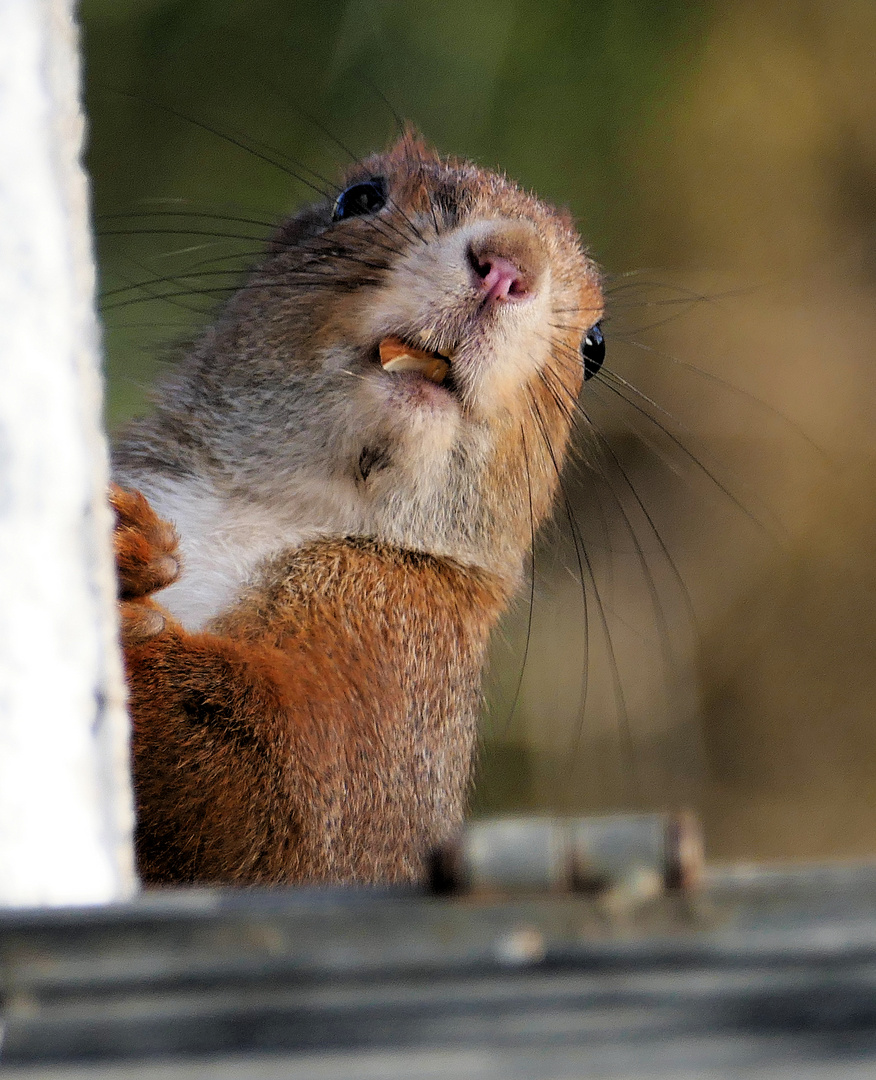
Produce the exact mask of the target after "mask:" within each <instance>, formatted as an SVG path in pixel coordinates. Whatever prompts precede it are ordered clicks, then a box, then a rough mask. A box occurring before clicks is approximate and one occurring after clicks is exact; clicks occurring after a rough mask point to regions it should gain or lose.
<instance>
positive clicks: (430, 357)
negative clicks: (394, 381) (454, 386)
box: [379, 337, 450, 383]
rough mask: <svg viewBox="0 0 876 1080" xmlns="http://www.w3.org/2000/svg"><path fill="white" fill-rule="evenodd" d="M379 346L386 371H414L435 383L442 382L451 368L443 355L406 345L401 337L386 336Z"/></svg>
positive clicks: (381, 360) (381, 361)
mask: <svg viewBox="0 0 876 1080" xmlns="http://www.w3.org/2000/svg"><path fill="white" fill-rule="evenodd" d="M379 348H380V363H381V366H382V367H383V370H384V371H390V372H392V371H412V372H415V373H416V374H417V375H422V376H423V377H424V378H426V379H430V380H431V381H432V382H434V383H440V382H443V381H444V377H445V376H446V375H447V372H448V371H449V370H450V365H449V364H448V363H447V361H446V360H445V359H444V357H443V356H438V355H437V353H432V352H426V351H425V349H416V348H414V347H413V346H412V345H406V344H405V342H403V341H402V340H401V338H397V337H388V338H384V339H383V341H381V343H380V346H379Z"/></svg>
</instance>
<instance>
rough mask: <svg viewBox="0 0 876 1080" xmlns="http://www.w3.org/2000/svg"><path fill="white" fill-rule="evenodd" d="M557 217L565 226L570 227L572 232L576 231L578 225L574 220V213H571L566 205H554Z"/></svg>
mask: <svg viewBox="0 0 876 1080" xmlns="http://www.w3.org/2000/svg"><path fill="white" fill-rule="evenodd" d="M556 212H557V217H558V218H559V219H560V221H561V222H562V223H563V224H564V225H565V226H566V228H567V229H571V230H572V232H577V231H578V226H577V224H576V222H575V215H574V214H573V213H572V211H571V209H570V208H569V207H568V206H558V207H556Z"/></svg>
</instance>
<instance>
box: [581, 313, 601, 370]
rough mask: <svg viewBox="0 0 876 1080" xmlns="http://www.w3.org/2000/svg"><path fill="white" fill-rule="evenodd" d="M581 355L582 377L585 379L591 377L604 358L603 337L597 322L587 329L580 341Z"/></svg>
mask: <svg viewBox="0 0 876 1080" xmlns="http://www.w3.org/2000/svg"><path fill="white" fill-rule="evenodd" d="M581 355H582V356H583V357H584V378H585V380H586V379H592V378H593V376H594V375H595V374H596V373H597V372H598V371H599V369H600V368H601V367H602V361H603V360H604V359H605V338H604V337H603V336H602V329H601V328H600V326H599V323H597V324H596V325H595V326H592V327H591V328H590V329H589V330H588V331H587V335H586V337H585V338H584V340H583V341H582V342H581Z"/></svg>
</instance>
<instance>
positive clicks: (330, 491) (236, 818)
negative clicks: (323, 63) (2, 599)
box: [112, 136, 601, 882]
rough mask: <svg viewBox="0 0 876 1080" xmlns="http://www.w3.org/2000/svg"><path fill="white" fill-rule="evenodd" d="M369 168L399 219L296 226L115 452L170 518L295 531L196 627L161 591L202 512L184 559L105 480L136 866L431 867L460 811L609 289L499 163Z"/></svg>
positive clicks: (290, 870) (221, 871) (383, 875)
mask: <svg viewBox="0 0 876 1080" xmlns="http://www.w3.org/2000/svg"><path fill="white" fill-rule="evenodd" d="M373 175H380V176H384V177H386V178H387V183H388V185H389V187H390V192H391V195H390V201H389V202H388V204H387V206H386V207H385V209H384V211H383V213H382V215H381V216H380V217H379V218H378V217H375V218H374V219H373V220H371V219H366V220H359V219H354V220H351V221H345V222H342V223H339V224H335V223H333V222H332V220H331V219H330V218H328V217H327V211H326V209H325V207H324V206H323V207H322V208H319V207H317V208H314V209H313V210H305V211H303V212H302V213H301V214H300V215H298V216H297V217H296V218H293V219H292V220H291V221H290V222H289V223H288V224H287V225H285V226H284V227H283V228H282V229H281V230H280V232H279V233H278V234H277V237H276V238H275V240H274V242H273V244H272V247H271V250H270V252H269V254H268V256H267V257H266V259H265V261H264V262H263V263H262V265H261V266H260V267H259V268H258V269H257V270H256V271H255V272H254V274H253V276H252V277H251V278H250V281H249V282H248V284H247V287H246V288H245V289H243V290H241V291H240V292H238V293H237V294H236V295H235V296H234V297H233V298H232V299H231V301H230V302H229V304H228V305H227V307H226V309H225V311H224V312H223V313H222V315H221V316H220V318H219V320H218V322H217V323H216V325H215V326H214V327H213V328H212V329H210V330H208V331H207V333H206V334H205V336H204V338H203V340H202V341H201V343H200V344H199V345H198V346H196V348H195V350H194V351H193V353H192V354H191V355H190V357H189V358H187V359H186V360H185V361H184V362H183V364H182V366H181V369H180V373H179V374H178V375H177V376H176V381H175V382H174V384H173V385H171V386H170V387H169V389H168V390H166V391H165V393H164V396H163V397H162V398H161V399H160V400H159V410H158V413H157V416H156V417H155V418H153V419H152V420H147V421H145V422H143V423H142V424H141V425H140V426H139V427H136V428H134V429H133V431H132V432H131V433H130V434H129V435H128V436H127V437H126V439H125V440H124V441H123V443H122V445H121V447H120V450H119V453H118V458H117V460H118V471H119V475H120V478H121V480H122V481H123V482H124V483H125V484H126V485H127V486H130V487H134V486H137V487H143V488H144V489H145V490H146V491H147V494H149V496H150V501H153V502H156V503H157V505H159V506H160V505H161V501H162V499H167V500H170V501H169V502H168V503H167V506H168V508H169V509H166V511H165V513H167V514H168V515H169V516H170V517H172V518H173V517H174V514H175V513H177V514H178V515H179V517H178V520H177V524H179V523H180V521H182V519H183V518H184V517H185V515H186V514H189V513H191V514H192V515H194V517H193V518H192V520H196V519H197V514H201V513H208V512H209V513H213V512H215V513H216V514H217V515H218V516H219V517H221V518H222V520H223V521H225V520H226V518H227V520H228V521H229V522H230V524H228V525H227V535H228V537H231V539H230V540H228V544H229V545H231V547H230V548H229V550H231V551H232V554H234V553H235V552H238V548H236V547H234V546H233V545H234V544H236V543H238V540H237V538H238V536H244V537H245V538H246V537H251V538H252V540H251V542H252V543H261V537H262V534H261V533H260V532H259V529H258V527H257V525H258V523H259V522H267V523H268V524H267V526H266V528H267V530H268V532H270V531H271V530H276V533H277V536H278V537H279V539H277V540H275V541H273V542H272V543H268V542H267V541H266V542H265V543H266V549H265V550H266V551H267V552H268V553H267V554H265V555H264V556H263V557H262V556H261V555H260V556H259V558H257V559H256V558H254V560H253V566H252V567H251V568H250V569H248V570H244V571H241V572H240V576H241V580H240V582H239V586H236V587H235V588H236V594H235V595H234V596H233V598H232V599H231V601H230V602H224V601H223V602H222V604H221V606H220V607H219V609H218V610H216V611H213V612H208V614H207V615H205V616H204V618H205V620H206V622H205V624H204V625H203V626H201V627H199V626H195V625H190V626H189V627H188V628H184V626H183V624H182V622H181V621H180V620H179V619H176V618H174V617H173V616H172V615H171V614H170V613H169V612H168V611H165V610H164V609H163V608H162V607H159V605H158V604H156V602H155V600H154V599H153V593H154V592H155V591H156V590H157V589H160V588H162V587H164V586H170V585H172V583H174V582H176V583H175V584H173V588H172V589H171V592H169V593H168V594H167V595H168V597H170V596H171V595H172V592H173V589H176V590H177V591H179V590H180V589H183V590H184V589H185V588H186V586H187V575H188V577H189V578H191V580H192V581H193V582H195V583H197V581H198V580H200V579H199V577H198V575H199V574H201V576H202V577H203V580H204V581H205V582H207V583H208V584H209V571H210V570H211V569H212V567H211V566H210V559H211V558H212V557H213V552H214V548H211V547H210V538H209V537H206V538H205V537H204V536H203V535H201V534H200V533H199V531H198V529H195V530H194V531H193V530H192V527H191V526H190V525H189V524H186V527H185V529H183V530H182V531H181V533H180V542H181V544H182V554H181V556H180V553H179V551H178V550H177V546H176V539H175V536H174V534H173V531H172V530H171V529H169V527H168V526H167V524H166V523H165V522H163V521H162V519H161V518H160V517H159V516H158V515H157V514H156V513H155V511H154V510H153V508H152V506H150V502H149V501H147V500H146V499H144V498H142V497H141V496H139V495H137V494H136V493H134V492H131V491H123V490H121V489H115V490H114V491H113V493H112V500H113V503H114V505H115V508H116V512H117V515H118V520H119V527H118V529H117V532H116V546H117V557H118V564H119V571H120V601H121V607H122V622H123V638H124V643H125V652H126V663H127V670H128V678H129V685H130V700H131V712H132V716H133V721H134V776H135V788H136V795H137V809H138V832H137V845H138V856H139V860H140V867H141V871H142V873H143V876H144V878H145V879H146V880H147V881H153V882H171V881H225V882H292V881H294V882H352V881H357V882H386V881H417V880H421V879H422V877H423V875H424V873H425V867H426V860H427V858H428V854H429V851H430V849H431V848H432V847H434V845H435V844H437V843H439V842H440V841H441V840H442V839H444V838H445V837H446V836H447V835H448V833H449V832H450V831H451V830H452V829H453V828H454V827H455V826H456V825H457V824H458V823H459V821H460V820H461V818H462V815H463V812H464V808H465V801H466V796H467V793H468V787H469V782H470V774H471V766H472V760H473V755H474V745H475V723H476V718H477V713H478V706H479V693H480V689H479V684H480V676H481V670H482V666H483V662H484V655H485V649H486V646H487V642H488V638H489V635H490V632H491V630H492V628H493V626H494V625H495V623H496V621H497V619H498V617H499V615H500V614H501V612H502V610H503V608H504V607H505V605H506V604H507V602H508V600H509V598H510V597H511V595H512V594H513V591H514V589H515V587H516V585H517V582H518V580H519V577H520V574H521V567H522V564H523V560H524V558H525V555H526V552H527V550H528V548H529V545H530V543H531V540H532V536H533V532H534V530H535V528H537V526H538V524H539V523H540V522H541V521H542V520H543V518H544V517H545V516H546V514H547V513H548V512H549V510H550V506H551V502H552V499H553V495H554V492H555V490H556V486H557V483H558V469H559V467H560V466H561V464H562V460H563V458H564V456H565V452H566V445H567V441H568V436H569V429H570V423H571V412H572V409H573V407H574V401H575V398H576V396H577V393H578V390H579V388H580V384H581V369H580V363H579V362H578V360H577V355H578V354H577V350H578V346H579V344H580V340H581V336H582V334H583V332H584V331H586V330H587V329H588V328H589V327H590V326H591V325H592V324H593V323H594V322H595V321H596V320H597V318H598V317H599V314H600V311H601V296H600V292H599V283H598V277H597V275H596V273H595V270H594V269H593V266H592V263H590V262H589V260H588V259H587V257H586V255H585V254H584V252H583V250H582V249H581V247H580V244H579V241H578V239H577V237H576V236H575V235H574V233H573V232H572V230H571V228H570V225H569V223H568V221H567V220H566V219H565V218H564V217H563V216H562V215H561V214H558V213H556V212H555V211H553V210H551V209H550V208H549V207H545V206H543V205H542V204H540V203H538V202H537V200H535V199H534V198H533V197H532V196H529V195H527V194H525V193H523V192H521V191H520V190H519V189H518V188H516V187H515V186H514V185H512V184H510V183H509V182H508V181H507V180H505V179H504V178H501V177H498V176H496V175H495V174H492V173H488V172H485V171H482V170H479V169H477V168H476V167H474V166H472V165H469V164H467V163H464V162H456V161H446V162H443V161H441V160H440V159H439V158H438V157H437V156H436V155H435V154H434V153H433V152H431V151H428V150H427V149H426V148H425V147H424V146H423V144H422V143H420V142H419V141H417V140H416V139H414V138H413V137H411V136H407V137H405V138H404V139H403V140H402V141H401V142H400V143H399V144H398V145H397V146H396V147H395V148H393V149H392V150H391V151H390V152H389V153H388V154H387V155H383V156H375V157H374V158H371V159H368V160H367V161H365V162H363V163H361V164H360V165H358V166H356V168H355V169H354V170H352V172H351V173H350V174H349V175H348V177H347V178H346V180H345V184H350V183H354V182H358V181H359V180H360V179H362V178H367V177H369V176H373ZM454 244H456V245H457V246H456V247H454ZM459 245H463V246H462V247H459ZM457 248H459V250H457ZM466 251H467V252H468V253H469V257H471V258H476V259H482V260H489V259H490V258H497V259H508V260H512V261H513V263H514V265H515V266H517V267H518V268H519V271H520V278H521V281H522V282H524V283H525V284H526V287H527V289H529V288H530V286H531V291H532V297H533V299H532V300H531V301H530V300H529V298H527V302H526V303H525V304H518V305H517V306H516V307H515V306H514V305H513V304H511V303H510V302H508V303H507V304H505V303H503V304H500V303H499V302H498V301H497V302H496V303H494V304H487V303H486V302H485V301H484V302H482V301H481V299H480V295H479V293H478V281H477V279H476V277H473V276H472V272H471V271H470V270H469V269H467V267H466V265H465V264H464V262H463V261H462V260H463V257H462V256H461V255H460V252H466ZM538 305H541V306H538ZM533 313H535V314H533ZM527 320H528V321H527ZM395 333H403V334H404V335H405V338H406V339H409V340H416V341H417V342H420V343H422V344H423V346H424V347H425V348H426V349H427V350H429V351H442V350H451V351H453V355H454V358H453V361H452V367H453V370H454V375H455V380H456V381H455V383H454V384H453V386H452V394H451V395H450V396H448V394H445V393H444V391H443V390H442V391H437V390H436V388H435V387H434V386H433V385H431V384H428V383H426V382H423V381H422V380H420V381H419V382H418V381H417V380H416V379H415V378H413V377H409V376H402V377H401V379H398V378H397V377H396V381H393V376H391V375H387V374H385V373H384V372H382V371H381V370H380V367H379V364H375V363H374V362H373V361H372V360H370V359H369V357H370V356H371V353H372V351H373V344H374V343H376V341H377V340H378V339H380V338H381V337H383V336H386V335H387V334H395ZM448 393H450V392H448ZM399 395H401V396H400V397H399ZM375 447H376V450H375V449H374V448H375ZM366 453H367V454H368V455H371V456H366ZM372 457H373V461H375V462H377V464H376V465H373V464H371V462H372ZM363 461H367V462H369V464H368V467H367V468H366V467H365V466H364V465H363ZM302 478H303V479H302ZM168 492H169V493H170V494H168ZM205 492H207V494H204V493H205ZM180 493H182V494H180ZM173 499H177V503H175V504H174V503H173V501H172V500H173ZM174 506H177V507H178V510H177V511H174ZM205 507H206V509H204V508H205ZM290 507H291V508H292V509H290ZM192 508H194V509H192ZM296 508H297V509H296ZM296 514H297V515H298V516H296ZM223 515H224V516H223ZM308 515H310V516H308ZM241 521H242V522H243V524H242V525H241V524H240V522H241ZM253 523H255V524H253ZM223 527H225V526H223ZM235 529H238V530H239V531H238V532H234V530H235ZM186 530H188V531H186ZM240 530H242V531H240ZM247 530H249V531H247ZM284 530H286V532H285V533H284ZM201 533H203V530H201ZM287 534H288V539H286V540H284V536H286V535H287ZM223 535H224V534H223ZM246 542H248V541H246V539H245V540H244V543H243V547H244V549H245V547H246ZM186 544H188V545H189V551H190V552H191V553H192V555H191V556H190V555H189V554H187V551H186ZM205 545H206V546H205ZM259 551H260V552H261V548H260V549H259ZM224 552H225V549H224V548H221V547H216V548H215V559H216V560H217V561H218V560H220V559H221V558H222V557H224V555H223V553H224ZM204 553H206V554H204ZM238 555H239V552H238ZM198 559H201V560H202V563H203V565H204V569H203V571H202V570H201V569H199V568H198V567H199V566H200V565H201V564H199V563H197V560H198ZM180 564H182V570H181V571H180ZM177 577H178V581H177V580H176V579H177ZM204 588H205V590H207V591H209V590H208V588H207V585H205V586H204ZM178 595H183V596H185V595H187V594H185V593H182V594H180V593H179V592H178ZM172 608H173V604H171V609H172ZM195 621H196V620H195V619H194V617H192V618H191V619H190V622H193V623H194V622H195Z"/></svg>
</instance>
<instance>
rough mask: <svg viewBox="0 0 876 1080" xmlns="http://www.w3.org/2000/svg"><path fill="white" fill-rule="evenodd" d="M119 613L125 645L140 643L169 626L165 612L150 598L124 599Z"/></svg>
mask: <svg viewBox="0 0 876 1080" xmlns="http://www.w3.org/2000/svg"><path fill="white" fill-rule="evenodd" d="M119 614H120V617H121V636H122V644H123V645H139V644H141V643H142V642H144V641H148V640H149V639H150V638H153V637H155V636H156V635H158V634H160V633H161V631H162V630H164V628H165V627H166V626H167V619H166V618H165V616H164V614H163V613H162V612H161V610H160V608H158V607H156V606H155V605H154V604H153V603H152V602H151V601H150V600H123V601H122V603H121V604H119Z"/></svg>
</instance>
